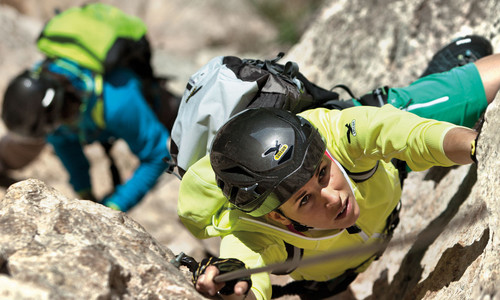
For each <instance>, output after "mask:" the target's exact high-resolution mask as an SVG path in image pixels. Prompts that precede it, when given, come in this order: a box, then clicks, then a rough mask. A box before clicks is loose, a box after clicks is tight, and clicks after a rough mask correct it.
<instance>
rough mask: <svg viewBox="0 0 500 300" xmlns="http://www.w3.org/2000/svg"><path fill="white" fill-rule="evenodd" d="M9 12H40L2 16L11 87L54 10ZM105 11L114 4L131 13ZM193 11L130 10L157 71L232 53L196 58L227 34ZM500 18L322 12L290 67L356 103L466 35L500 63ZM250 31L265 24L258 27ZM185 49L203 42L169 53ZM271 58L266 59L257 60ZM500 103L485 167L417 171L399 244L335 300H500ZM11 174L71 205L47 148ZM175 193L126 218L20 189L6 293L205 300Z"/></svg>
mask: <svg viewBox="0 0 500 300" xmlns="http://www.w3.org/2000/svg"><path fill="white" fill-rule="evenodd" d="M5 2H6V3H7V2H12V3H18V4H19V5H21V6H22V7H24V8H25V9H24V10H23V9H20V10H21V11H25V12H27V13H28V14H30V9H31V15H35V16H37V15H36V13H41V14H42V15H38V17H39V19H35V20H34V19H30V18H26V17H24V16H22V15H20V14H19V13H18V12H14V11H13V10H12V9H10V8H7V7H0V8H2V9H1V12H2V14H0V22H1V24H2V26H0V35H1V36H2V38H3V42H2V43H0V54H2V55H1V57H0V64H1V66H2V73H1V74H0V88H1V89H2V90H3V88H4V87H5V85H6V81H7V79H8V78H10V77H11V76H12V75H13V74H14V73H17V72H18V71H19V70H20V68H21V66H27V65H29V64H30V63H32V62H33V61H35V58H36V56H37V52H36V49H35V47H34V44H33V43H32V41H33V39H34V38H35V37H36V35H37V33H38V32H39V29H40V26H41V25H42V22H41V20H40V19H42V20H43V19H44V18H46V16H47V15H48V14H49V13H50V11H48V10H47V11H45V10H41V9H38V6H39V5H41V4H40V3H42V2H40V1H36V0H25V1H5ZM82 2H83V1H76V0H75V2H73V3H75V4H79V3H82ZM109 2H110V3H115V4H117V5H118V6H121V3H123V1H109ZM184 2H185V1H180V0H179V1H130V3H129V2H127V5H126V7H123V8H124V9H125V8H126V9H127V10H128V12H136V13H137V15H139V16H141V17H143V18H145V19H146V22H147V23H148V26H149V27H150V28H151V34H152V36H151V40H152V41H153V43H154V44H155V46H156V47H155V48H156V49H159V50H162V51H163V52H161V51H160V55H157V56H156V60H155V63H156V64H157V65H156V66H157V67H159V69H160V70H168V69H169V68H170V70H176V71H177V73H179V70H180V69H181V67H184V66H189V68H188V69H187V70H186V72H185V73H186V74H190V72H193V71H195V70H196V67H194V68H193V66H192V65H193V64H197V66H198V67H199V66H200V65H201V64H204V63H206V62H207V61H208V59H210V58H211V57H212V56H214V55H226V54H235V53H234V52H232V51H228V50H227V48H224V49H219V52H217V53H216V51H213V50H212V51H209V52H208V54H207V53H205V54H200V53H198V52H197V50H196V49H202V50H203V49H205V47H208V46H209V45H208V43H207V42H205V43H200V41H203V38H202V37H200V36H198V35H197V34H198V31H196V30H197V29H199V28H202V29H204V30H208V31H210V32H211V33H210V34H213V35H208V34H206V33H205V34H204V35H203V33H202V35H203V37H208V38H209V39H212V41H214V44H217V43H220V40H221V39H222V37H224V38H230V36H229V33H228V31H222V29H221V28H217V30H209V29H211V28H215V26H217V25H216V23H212V24H210V25H206V23H202V21H204V20H207V19H215V20H217V19H218V17H216V16H215V13H216V11H217V9H215V8H218V7H219V6H217V5H215V4H214V3H216V1H214V0H212V1H210V3H209V4H205V2H203V1H191V2H190V3H191V6H189V7H187V8H183V7H184V6H183V5H184ZM202 2H203V4H202ZM225 2H227V1H225ZM225 2H219V5H220V7H226V5H225ZM44 3H45V2H44ZM47 3H54V1H53V0H48V1H47ZM143 3H144V5H143ZM172 3H176V5H178V6H175V5H174V4H172ZM179 3H180V4H179ZM221 3H222V4H221ZM211 4H214V5H211ZM65 5H69V4H68V3H66V2H65ZM197 5H200V6H201V7H205V8H207V9H208V7H210V8H213V10H210V13H209V14H210V18H203V14H202V13H200V12H198V13H199V14H196V15H195V13H194V11H193V9H194V7H195V6H197ZM232 5H236V4H231V6H230V7H232ZM35 8H36V9H35ZM181 8H183V10H182V11H181V10H180V9H181ZM238 11H240V12H241V11H243V10H242V9H238ZM167 12H170V14H167ZM172 12H174V13H172ZM224 14H228V12H227V11H224ZM186 15H192V16H196V17H193V19H196V20H197V22H196V23H195V22H192V21H191V22H190V23H189V24H188V25H185V26H183V25H182V24H183V23H181V16H186ZM238 16H239V17H238V18H240V19H241V18H245V15H238ZM498 16H500V3H499V2H498V1H496V0H478V1H465V0H455V1H451V0H439V1H427V0H420V1H409V0H377V1H361V0H350V1H347V0H335V1H333V0H331V1H325V3H324V6H323V8H322V9H321V12H320V13H318V15H317V17H316V20H315V22H314V23H313V24H311V26H310V27H309V30H308V31H307V32H306V33H305V34H304V36H303V38H302V40H301V41H300V43H299V44H297V45H296V46H295V47H294V48H293V49H292V50H291V51H289V53H288V55H287V57H285V59H289V60H294V61H296V62H297V63H298V64H299V66H300V70H301V72H302V73H304V74H305V75H306V76H307V77H308V78H309V79H311V80H312V81H314V82H316V83H317V84H319V85H321V86H324V87H331V86H333V85H335V84H338V83H343V84H346V85H348V86H349V87H351V89H352V90H353V92H354V93H355V94H357V95H358V96H360V95H362V94H363V93H365V92H368V91H370V90H372V89H374V88H376V87H379V86H382V85H390V86H404V85H407V84H409V83H410V82H412V81H413V80H415V79H416V78H417V77H418V76H419V75H420V74H421V73H422V72H423V70H424V69H425V67H426V64H427V62H428V61H429V59H430V58H431V57H432V55H433V53H434V52H435V51H437V50H438V49H439V48H440V47H442V46H443V45H445V44H447V43H448V42H450V40H451V39H452V38H455V37H458V36H461V35H464V34H472V33H474V34H480V35H483V36H486V37H488V38H490V39H491V41H492V44H493V46H494V48H495V52H499V51H500V36H499V32H500V22H499V21H498ZM155 20H156V21H155ZM188 21H189V20H188ZM198 21H199V23H198ZM168 22H171V23H170V24H172V25H169V23H168ZM236 23H237V22H236ZM184 24H185V23H184ZM198 24H203V25H198ZM231 24H234V23H231ZM245 24H256V25H255V26H264V27H265V25H262V22H261V21H257V22H255V23H252V22H250V21H248V22H246V23H245ZM189 26H194V27H195V29H191V30H193V33H192V34H189V33H186V32H185V31H182V29H186V28H191V27H189ZM252 26H254V25H252ZM173 28H175V30H173ZM250 28H251V27H250V26H247V28H244V30H240V31H238V32H239V35H249V33H246V34H245V32H246V31H245V30H247V29H250ZM252 28H253V27H252ZM259 28H261V27H259ZM201 32H206V31H201ZM221 32H222V33H221ZM176 33H177V34H178V36H179V37H178V38H176V35H175V34H176ZM252 34H256V33H252ZM252 36H253V35H252ZM255 36H258V34H256V35H254V36H253V37H252V38H248V39H247V41H253V40H254V39H255ZM164 37H168V38H164ZM189 37H191V39H189ZM265 38H266V39H267V38H268V37H267V36H266V37H265ZM188 39H189V40H193V41H195V43H194V44H192V45H190V46H188V45H180V44H173V43H181V41H182V42H186V40H188ZM169 43H171V44H169ZM175 47H178V48H179V49H181V50H182V51H184V52H186V53H188V55H193V57H191V59H190V60H175V59H170V60H169V59H168V55H166V56H164V54H166V53H167V52H168V51H174V48H175ZM200 51H201V50H200ZM275 54H276V53H275V52H274V51H272V52H266V53H262V56H263V57H262V58H266V57H272V56H274V55H275ZM27 58H29V59H27ZM285 59H284V60H285ZM172 66H173V67H172ZM177 66H179V68H177ZM166 73H167V74H169V72H168V71H167V72H166ZM179 82H180V83H179V86H180V87H182V86H184V85H185V80H182V78H181V80H179ZM343 96H344V95H343ZM345 96H346V97H347V95H345ZM499 101H500V100H498V99H497V100H495V102H494V103H493V105H490V107H489V108H488V110H487V113H486V123H485V126H484V127H483V131H482V133H481V139H480V140H479V150H478V155H479V164H478V166H477V169H476V167H474V166H472V167H471V166H464V167H460V168H455V169H451V170H446V171H445V172H442V174H441V176H440V174H439V173H438V170H437V169H436V170H430V171H428V172H421V173H412V174H410V177H409V178H408V179H407V180H406V182H405V188H404V194H403V199H402V200H403V208H402V212H401V222H400V225H399V227H398V228H397V230H396V231H395V236H394V243H393V244H391V245H389V248H388V249H387V250H386V252H385V254H384V255H383V256H382V258H381V259H380V260H379V261H377V262H375V263H374V264H372V266H371V267H370V268H369V269H368V270H367V271H366V272H365V273H363V274H361V275H360V276H359V277H358V279H357V280H356V281H355V282H354V283H353V284H352V285H351V287H350V289H349V290H348V291H347V292H345V293H343V294H341V295H339V296H338V297H335V299H452V298H455V299H485V300H486V299H499V295H500V292H499V286H500V274H499V272H500V257H499V254H498V249H499V248H500V234H499V228H500V220H499V216H500V201H499V200H500V190H499V189H498V187H497V186H498V182H500V178H499V177H500V171H499V170H500V166H499V164H500V159H499V151H498V150H497V149H498V145H500V136H499V135H498V133H497V128H499V127H500V124H499V123H500V111H499V110H500V108H499V105H500V103H499ZM0 130H3V125H0ZM122 146H123V145H121V146H120V145H119V147H118V148H117V149H113V150H114V151H115V153H116V154H118V155H117V156H116V157H119V159H117V163H118V165H119V168H120V170H121V171H123V173H124V174H125V175H127V174H130V173H131V172H132V171H133V169H134V167H135V166H136V162H135V161H134V160H133V158H131V156H130V153H128V152H127V149H126V147H122ZM86 154H87V155H88V156H89V157H90V160H91V164H92V166H93V167H92V170H91V172H92V176H93V178H96V179H95V182H98V183H99V184H98V185H97V193H98V195H105V194H106V193H107V190H106V188H105V187H103V186H104V184H103V183H105V182H106V181H109V178H108V176H107V175H106V171H107V169H106V164H105V163H103V162H104V161H105V159H104V158H103V155H102V152H100V151H99V150H98V149H96V148H95V147H93V146H89V147H88V149H86ZM14 175H18V176H17V177H18V178H19V177H24V178H26V177H35V178H40V179H43V180H44V182H46V183H47V184H48V185H50V186H54V187H55V188H57V190H58V191H62V192H64V195H72V194H71V193H72V190H71V188H70V187H69V186H68V184H67V177H65V176H66V175H65V171H64V170H63V168H62V166H61V165H60V163H59V162H58V160H57V158H56V157H55V155H54V154H53V153H52V152H51V151H50V149H47V150H46V151H44V153H43V154H42V156H41V158H40V159H39V160H37V161H36V162H35V163H34V164H33V165H32V166H31V167H30V168H27V169H25V170H23V171H22V172H19V173H15V174H14ZM431 179H432V180H431ZM177 189H178V182H177V181H175V179H173V178H172V177H166V178H162V179H161V180H160V182H159V184H158V185H157V187H156V188H155V189H154V190H152V191H151V192H150V193H149V194H148V196H147V197H146V198H145V199H144V200H143V202H142V203H141V204H140V205H139V206H137V207H136V208H134V209H133V210H132V211H131V212H130V213H129V214H128V215H124V214H121V213H117V212H114V211H110V210H108V209H105V208H103V207H101V206H99V205H96V204H93V203H89V202H86V201H82V202H78V201H75V200H71V197H69V199H67V198H66V197H65V196H63V195H62V194H59V193H57V192H55V191H54V190H52V189H51V188H48V187H47V186H45V185H44V184H42V183H41V182H39V181H32V180H29V181H24V182H21V183H19V184H17V185H14V186H12V187H11V188H10V189H9V191H8V193H7V195H6V196H5V198H4V200H3V201H2V202H0V296H1V297H2V298H7V299H9V298H10V299H23V298H25V299H27V298H30V299H33V298H36V299H49V298H50V299H53V298H79V299H80V298H83V299H86V298H97V297H99V296H100V297H101V298H119V297H122V298H136V299H144V298H162V297H163V298H168V299H176V298H175V297H177V296H178V297H179V299H182V298H189V299H196V298H197V297H199V295H198V294H197V293H195V292H194V290H192V287H191V284H190V283H189V281H188V280H187V279H185V277H184V276H183V275H182V274H181V273H179V272H178V271H177V270H176V269H175V268H173V267H172V266H171V265H170V264H169V260H170V259H171V258H172V253H171V252H170V251H169V250H168V249H167V248H166V247H168V248H170V249H173V251H174V253H176V254H177V253H178V252H179V251H184V252H189V251H186V250H187V249H191V250H192V251H194V252H196V250H199V249H202V245H201V244H200V243H199V242H198V241H195V240H194V239H193V238H192V237H191V236H190V235H189V234H188V233H187V232H186V231H185V229H183V228H182V227H181V226H180V225H179V224H178V222H177V219H176V215H175V201H176V192H177ZM132 219H133V220H136V221H137V222H138V223H140V224H141V225H142V226H144V228H146V230H147V232H149V233H151V235H152V236H154V237H155V239H156V240H158V242H156V240H155V239H153V238H152V237H151V236H150V235H149V234H148V233H147V232H146V231H145V230H144V229H143V228H142V227H141V226H140V225H138V224H137V223H135V222H134V221H132ZM415 235H417V238H416V240H415V239H409V240H408V243H407V244H404V245H403V246H396V244H395V242H396V241H398V240H401V239H403V240H404V239H405V238H409V237H412V236H415ZM165 246H166V247H165ZM164 247H165V248H164ZM198 253H199V252H198ZM189 254H192V253H189ZM87 293H88V294H87ZM288 299H297V298H295V297H289V298H288Z"/></svg>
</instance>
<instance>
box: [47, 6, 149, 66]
mask: <svg viewBox="0 0 500 300" xmlns="http://www.w3.org/2000/svg"><path fill="white" fill-rule="evenodd" d="M146 31H147V27H146V25H145V24H144V23H143V21H142V20H141V19H139V18H137V17H134V16H131V15H127V14H125V13H124V12H123V11H121V10H120V9H118V8H116V7H113V6H111V5H106V4H102V3H93V4H87V5H84V6H80V7H73V8H70V9H68V10H66V11H64V12H61V13H59V14H57V15H55V16H54V17H53V18H51V19H50V20H49V21H48V22H47V24H46V25H45V26H44V28H43V30H42V32H41V33H40V36H39V37H38V40H37V46H38V49H40V51H42V52H43V53H44V54H45V55H47V57H49V58H57V57H64V58H69V59H71V60H73V61H75V62H77V63H78V64H79V65H80V66H82V67H85V68H88V69H90V70H92V71H94V72H96V73H100V74H103V73H104V72H107V71H109V70H111V69H113V68H115V67H116V66H117V65H119V64H120V63H121V62H122V61H124V60H129V59H134V58H135V59H136V58H137V56H139V57H141V56H144V55H146V56H147V53H146V54H145V53H141V52H144V51H145V49H144V48H149V45H143V44H148V42H147V41H144V40H145V34H146ZM148 50H149V49H147V50H146V51H148Z"/></svg>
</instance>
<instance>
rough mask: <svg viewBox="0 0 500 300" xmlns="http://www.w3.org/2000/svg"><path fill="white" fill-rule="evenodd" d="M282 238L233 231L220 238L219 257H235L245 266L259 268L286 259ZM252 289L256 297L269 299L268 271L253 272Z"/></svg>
mask: <svg viewBox="0 0 500 300" xmlns="http://www.w3.org/2000/svg"><path fill="white" fill-rule="evenodd" d="M286 255H287V254H286V250H285V246H284V243H283V241H282V240H278V239H276V238H273V237H272V236H266V235H265V234H262V233H258V232H248V231H241V232H233V233H232V234H230V235H226V236H224V237H223V238H222V242H221V245H220V257H225V258H229V257H231V258H237V259H239V260H241V261H243V262H244V263H245V265H246V267H247V268H259V267H263V266H268V265H271V264H274V263H278V262H283V261H285V260H286ZM251 279H252V291H253V293H254V294H255V296H256V298H257V299H271V294H272V285H271V279H270V277H269V274H268V273H257V274H253V275H252V277H251Z"/></svg>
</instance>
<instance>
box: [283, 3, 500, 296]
mask: <svg viewBox="0 0 500 300" xmlns="http://www.w3.org/2000/svg"><path fill="white" fill-rule="evenodd" d="M499 15H500V3H498V2H497V1H475V2H467V1H446V0H443V1H414V2H412V1H389V0H382V1H357V0H355V1H328V2H326V3H325V6H324V7H323V9H322V11H321V13H320V14H319V15H318V17H317V20H316V22H315V23H314V24H313V25H312V26H311V27H310V28H309V30H308V31H307V32H306V34H304V36H303V38H302V40H301V42H300V43H299V44H298V45H296V46H295V47H294V48H293V49H292V50H291V51H290V52H289V55H288V56H287V57H286V58H287V59H290V60H294V61H296V62H298V64H299V65H300V66H301V71H302V72H303V73H304V74H305V75H306V76H308V77H309V78H311V79H312V80H313V81H315V82H317V83H318V84H320V85H322V86H325V87H331V86H333V85H334V84H337V83H344V84H347V85H348V86H350V87H351V88H352V90H353V91H354V92H355V94H357V95H362V94H363V93H365V92H369V91H371V90H372V89H374V88H377V87H379V86H383V85H390V86H394V87H395V86H405V85H407V84H409V83H410V82H411V81H413V80H415V79H416V78H418V76H419V75H420V74H421V73H422V72H423V70H424V69H425V67H426V65H427V62H428V61H429V60H430V58H431V57H432V55H433V54H434V53H435V52H436V51H437V50H438V49H440V48H441V47H442V46H444V45H446V44H448V43H449V42H450V41H451V40H452V39H453V38H455V37H458V36H461V35H464V34H479V35H483V36H485V37H488V38H490V39H491V41H492V44H493V47H494V49H495V52H498V51H499V50H500V34H499V32H500V31H499V22H498V16H499ZM497 98H498V97H497ZM499 102H500V100H499V99H497V100H495V102H494V103H493V104H492V105H490V107H489V108H488V110H487V113H486V122H485V126H484V127H483V131H482V133H481V138H480V142H479V150H478V153H479V154H478V155H479V160H480V162H479V165H478V167H477V170H476V167H475V166H463V167H460V168H456V169H452V170H451V171H450V170H448V171H449V172H448V173H446V172H445V174H446V175H445V176H444V177H441V176H433V174H434V175H436V174H438V173H437V170H433V169H431V170H430V171H428V172H422V173H412V174H410V177H409V178H408V180H407V181H406V182H405V188H404V194H403V198H402V203H403V208H402V212H401V222H400V225H399V227H398V228H397V229H396V232H395V236H394V240H395V241H396V240H398V239H404V238H406V237H410V236H414V235H415V234H418V238H417V239H416V241H412V242H409V243H408V244H406V245H404V246H398V247H391V245H389V248H388V249H387V251H386V252H385V254H384V255H383V256H382V258H381V259H380V260H379V261H377V262H375V263H374V264H372V266H371V267H370V268H369V269H368V270H367V271H366V272H365V273H363V274H362V275H360V276H359V277H358V279H357V280H356V281H355V282H354V283H353V284H352V285H351V287H350V290H349V291H347V292H345V293H343V294H342V296H341V297H340V298H341V299H353V298H355V299H452V298H455V299H498V298H499V297H500V296H499V295H500V293H499V288H498V286H499V284H500V274H499V272H500V256H499V254H498V253H499V252H498V249H499V246H500V238H499V230H500V221H499V215H500V202H499V199H500V190H499V189H498V182H499V179H500V178H499V177H500V172H499V170H500V168H499V161H500V160H499V154H498V150H497V149H498V145H500V138H499V136H498V133H497V132H498V128H499V126H500V124H499V123H500V112H499V105H500V103H499ZM429 178H439V179H436V180H427V179H429ZM336 299H338V298H336Z"/></svg>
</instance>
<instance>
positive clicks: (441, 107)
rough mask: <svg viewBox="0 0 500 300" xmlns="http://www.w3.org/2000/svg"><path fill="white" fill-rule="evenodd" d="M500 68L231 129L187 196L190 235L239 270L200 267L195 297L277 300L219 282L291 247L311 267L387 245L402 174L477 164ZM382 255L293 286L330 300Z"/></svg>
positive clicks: (334, 266)
mask: <svg viewBox="0 0 500 300" xmlns="http://www.w3.org/2000/svg"><path fill="white" fill-rule="evenodd" d="M438 59H439V57H438ZM498 68H500V54H494V55H490V56H487V57H484V58H481V59H479V60H477V61H475V62H474V63H469V64H466V65H464V66H460V67H456V68H453V69H452V70H450V71H448V72H443V73H436V74H431V75H429V76H425V77H422V78H420V79H419V80H417V81H415V82H414V83H412V84H411V85H410V86H408V87H404V88H391V89H388V90H387V102H388V103H389V105H384V106H383V107H368V106H366V107H353V108H348V109H344V110H326V109H322V108H318V109H312V110H309V111H305V112H303V113H301V114H299V115H298V116H294V115H292V114H290V113H288V112H286V111H283V110H278V109H269V108H260V109H250V110H246V111H244V112H242V113H240V114H238V115H236V116H235V117H233V118H231V119H230V120H229V121H228V122H227V123H226V124H225V125H224V126H222V127H221V128H220V129H219V131H218V132H217V134H216V136H215V138H214V141H213V144H212V148H211V152H210V154H209V155H207V156H206V157H204V158H203V159H201V160H200V161H198V162H197V163H195V164H194V165H193V166H191V167H190V168H189V169H188V170H187V172H186V174H185V175H184V177H183V180H182V183H181V187H180V192H179V202H178V213H179V216H180V218H181V220H182V221H183V223H184V224H185V225H186V227H187V228H188V229H189V230H190V231H191V232H192V233H193V234H194V235H195V236H196V237H198V238H206V237H211V236H220V237H221V245H220V257H221V258H232V259H234V260H227V259H211V260H208V261H203V262H202V263H200V268H199V270H198V271H197V272H196V276H195V278H194V280H195V286H196V288H197V290H198V291H200V292H201V293H203V294H206V295H214V294H216V293H218V292H220V293H221V294H222V295H221V296H222V297H223V298H224V299H226V298H227V299H240V298H243V297H245V296H246V297H247V299H270V298H271V297H272V296H277V293H275V291H273V290H272V286H271V282H270V277H269V274H267V273H259V274H254V275H252V276H251V278H241V280H236V282H233V283H232V285H230V284H227V286H226V284H225V283H218V282H215V281H214V278H215V276H216V275H218V274H220V272H221V271H220V270H227V268H226V265H225V264H226V262H227V264H228V265H229V264H231V265H233V266H234V265H235V263H234V261H240V262H241V265H240V267H241V266H246V267H247V268H257V267H262V266H267V265H271V264H274V263H279V262H284V261H286V260H287V258H288V257H289V255H288V252H287V248H290V246H291V247H296V248H299V249H301V251H302V252H303V256H302V257H303V258H308V257H313V256H315V255H319V254H322V253H325V252H330V251H335V250H338V249H343V248H345V247H353V246H356V245H360V246H361V245H366V244H370V243H375V242H377V241H381V240H384V239H386V238H389V237H390V236H391V234H392V230H393V229H394V227H395V226H396V225H397V220H398V217H397V214H398V203H399V201H400V197H401V189H402V185H401V178H400V175H401V173H404V172H405V171H406V170H407V169H411V170H414V171H420V170H425V169H427V168H430V167H432V166H452V165H457V164H469V163H472V162H473V161H474V159H475V144H476V142H477V136H478V133H477V132H475V131H474V130H472V129H469V128H467V127H472V126H473V125H474V123H475V122H477V120H478V119H479V118H480V116H481V114H482V113H483V112H484V111H485V109H486V107H487V106H488V104H489V103H491V101H493V99H494V98H495V96H496V94H497V92H498V90H499V88H500V74H499V73H498V72H497V71H496V70H498ZM405 110H409V111H411V112H412V113H410V112H408V111H405ZM465 126H467V127H465ZM396 161H399V162H401V161H402V162H405V164H401V163H396ZM405 165H406V166H407V167H406V166H405ZM379 255H381V253H378V252H374V253H367V254H364V255H358V256H356V257H354V258H350V259H348V260H340V261H329V262H325V263H323V264H320V265H312V266H307V267H299V268H297V269H295V270H293V271H292V272H291V273H290V276H291V277H292V278H293V279H294V280H295V283H297V284H296V285H295V286H294V288H295V289H296V290H297V291H298V294H300V295H301V297H302V298H304V299H307V298H308V297H310V298H312V299H319V298H324V297H328V296H332V295H334V294H336V293H338V292H340V291H342V290H344V289H346V288H347V286H348V285H349V284H350V283H351V282H352V281H353V280H354V279H355V278H356V276H357V274H359V273H360V272H363V271H364V270H365V269H366V268H367V267H368V266H369V265H370V263H371V262H372V261H373V260H374V259H376V258H377V257H378V256H379ZM236 265H237V264H236Z"/></svg>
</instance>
